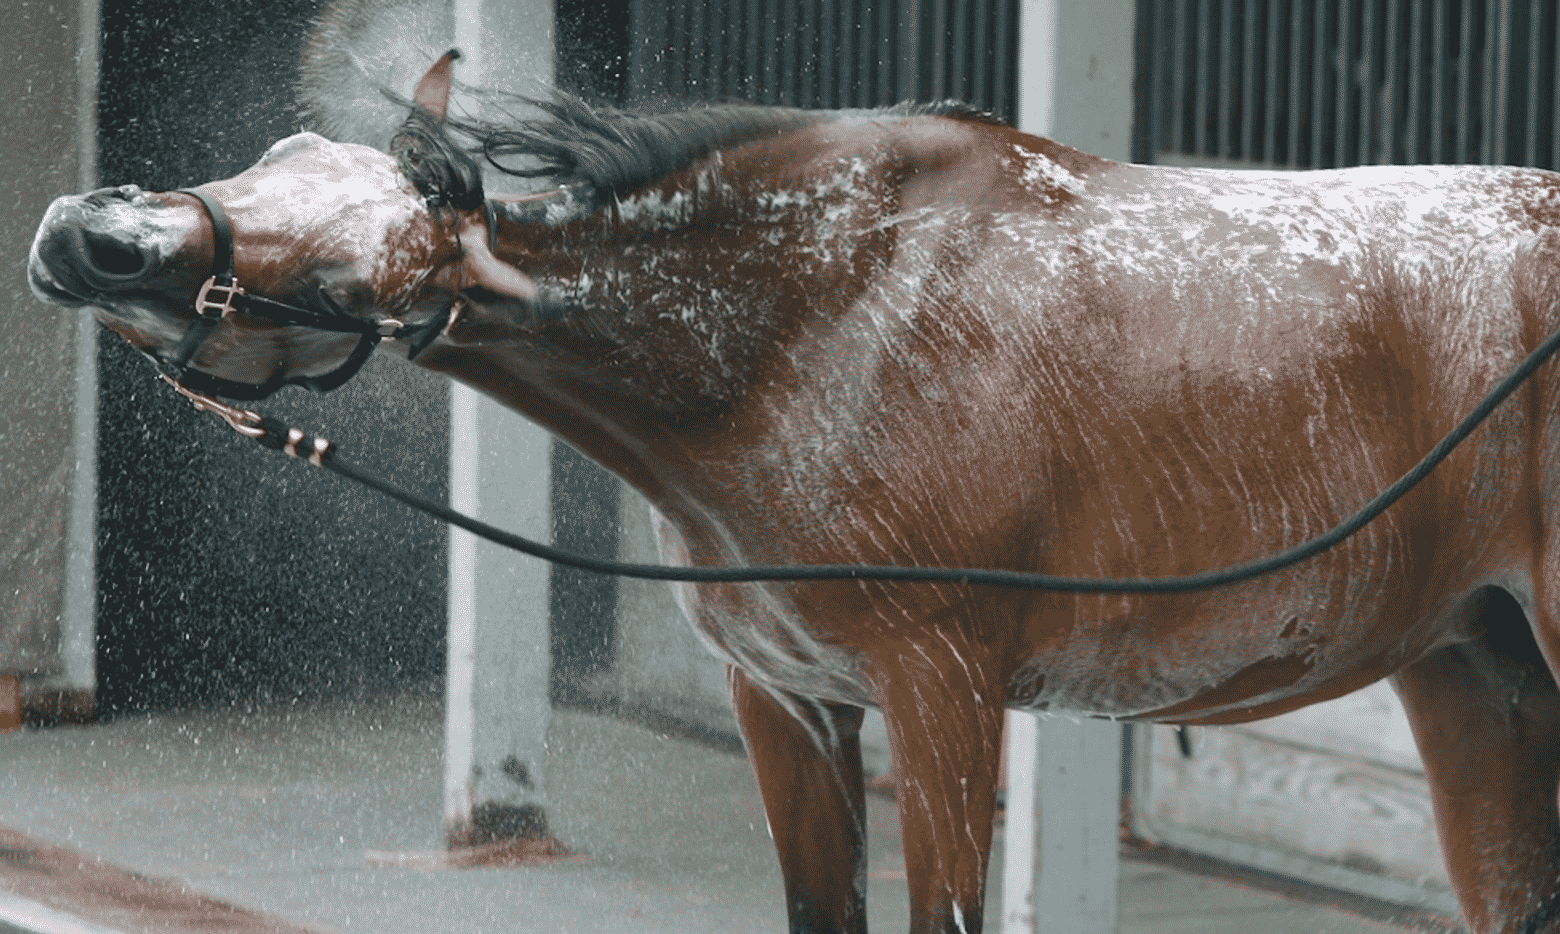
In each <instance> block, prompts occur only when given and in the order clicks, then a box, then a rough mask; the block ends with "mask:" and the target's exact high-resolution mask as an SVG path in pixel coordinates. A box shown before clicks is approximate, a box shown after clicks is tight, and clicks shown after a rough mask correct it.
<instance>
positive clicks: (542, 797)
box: [444, 0, 553, 844]
mask: <svg viewBox="0 0 1560 934" xmlns="http://www.w3.org/2000/svg"><path fill="white" fill-rule="evenodd" d="M552 36H553V18H552V4H551V3H550V2H547V0H454V38H455V45H456V47H458V48H459V49H460V50H461V51H462V53H463V54H464V58H463V59H462V60H461V61H459V62H457V63H456V66H455V75H456V77H457V78H458V79H459V80H460V81H462V82H464V83H466V84H468V85H473V86H477V87H483V88H492V89H497V90H506V91H511V92H517V93H526V94H531V95H535V94H536V93H537V92H538V90H540V89H541V88H543V87H546V86H548V85H550V84H551V81H552V73H553V38H552ZM479 106H480V105H479V102H476V101H471V100H468V99H463V98H461V97H459V96H458V95H457V97H456V99H455V101H454V102H453V103H452V107H454V108H465V109H466V110H468V111H471V110H475V109H476V108H478V107H479ZM488 185H489V187H490V188H492V189H494V190H500V189H501V188H502V187H503V186H504V180H503V179H502V178H491V177H490V178H489V180H488ZM450 405H451V412H450V502H451V505H452V506H454V508H456V509H459V510H461V511H462V512H467V513H470V514H473V515H476V516H477V517H479V518H481V519H482V520H483V521H486V522H489V523H491V524H493V525H497V526H499V527H500V528H504V529H508V530H511V531H513V532H516V533H518V534H521V535H525V536H527V537H529V538H536V539H541V540H543V541H547V540H550V539H551V537H552V532H551V529H550V524H551V517H550V515H549V511H548V502H549V492H550V487H551V470H550V463H551V453H552V438H551V436H550V435H548V434H547V432H545V431H543V430H542V429H540V428H538V427H537V426H535V425H533V424H532V423H530V422H528V421H526V420H525V419H523V418H521V417H520V416H519V415H516V414H515V413H513V412H511V411H510V410H509V409H506V408H504V407H503V406H501V405H499V404H498V403H496V402H493V401H491V400H489V399H488V398H486V397H485V396H481V395H479V394H478V393H476V392H475V391H473V390H470V389H467V388H466V387H464V386H461V385H459V384H456V385H455V386H454V388H453V390H452V392H451V397H450ZM550 575H551V570H550V567H549V565H547V564H546V563H545V562H542V561H538V560H536V559H533V558H528V557H525V556H522V555H518V554H516V553H514V552H511V551H506V550H504V549H502V548H499V547H498V546H497V545H493V544H491V543H489V542H486V541H482V540H478V539H476V538H475V537H474V536H472V535H470V534H469V533H467V532H463V531H461V530H460V529H455V528H451V529H450V585H449V586H450V590H449V661H448V672H447V685H446V689H445V690H446V722H445V735H446V740H445V743H446V748H445V786H444V788H445V793H444V821H445V829H446V833H447V835H448V837H449V839H450V842H451V843H452V844H460V843H470V842H481V841H483V840H486V839H491V838H494V837H502V836H505V835H512V834H514V833H517V832H518V833H525V832H527V831H534V830H535V829H537V824H536V820H537V819H538V818H539V817H540V816H541V815H543V814H544V812H545V807H546V794H545V789H546V780H545V770H546V764H547V762H546V736H547V723H548V719H549V717H550V716H551V706H550V704H549V702H548V668H549V662H550V659H549V650H548V580H549V578H550Z"/></svg>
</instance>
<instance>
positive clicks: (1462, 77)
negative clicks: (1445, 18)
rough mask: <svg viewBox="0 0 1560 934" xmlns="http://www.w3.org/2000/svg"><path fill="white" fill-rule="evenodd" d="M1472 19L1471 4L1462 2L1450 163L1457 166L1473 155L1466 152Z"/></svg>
mask: <svg viewBox="0 0 1560 934" xmlns="http://www.w3.org/2000/svg"><path fill="white" fill-rule="evenodd" d="M1473 19H1474V9H1473V3H1471V2H1470V0H1463V17H1462V30H1460V34H1459V37H1457V128H1455V142H1454V143H1452V145H1454V147H1455V151H1454V153H1452V157H1451V162H1457V164H1463V162H1471V161H1473V154H1471V153H1470V151H1468V148H1470V145H1471V142H1473V140H1471V137H1470V136H1468V123H1470V120H1471V117H1473V114H1470V111H1468V89H1470V84H1471V83H1473V58H1474V55H1473Z"/></svg>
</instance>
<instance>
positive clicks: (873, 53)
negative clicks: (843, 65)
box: [850, 0, 888, 107]
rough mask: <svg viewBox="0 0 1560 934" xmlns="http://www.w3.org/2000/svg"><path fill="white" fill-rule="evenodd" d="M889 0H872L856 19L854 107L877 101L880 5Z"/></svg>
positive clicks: (852, 104)
mask: <svg viewBox="0 0 1560 934" xmlns="http://www.w3.org/2000/svg"><path fill="white" fill-rule="evenodd" d="M887 2H888V0H872V2H869V3H868V4H867V5H866V6H865V7H863V8H862V11H861V16H860V17H859V18H858V19H857V20H856V83H855V89H854V90H853V91H852V92H851V93H852V94H854V95H855V96H854V97H853V98H852V99H851V102H850V105H851V106H852V107H871V106H872V105H873V104H876V103H877V24H876V16H877V15H878V7H879V6H881V5H882V4H884V3H887Z"/></svg>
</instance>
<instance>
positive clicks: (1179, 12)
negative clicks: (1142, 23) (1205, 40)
mask: <svg viewBox="0 0 1560 934" xmlns="http://www.w3.org/2000/svg"><path fill="white" fill-rule="evenodd" d="M1192 2H1195V0H1173V5H1174V9H1175V12H1174V14H1173V16H1172V17H1171V20H1170V23H1171V27H1172V30H1173V36H1174V38H1173V39H1172V40H1171V43H1170V55H1171V65H1170V106H1169V107H1168V108H1166V109H1167V110H1168V111H1169V114H1170V151H1171V152H1178V153H1179V152H1185V151H1186V120H1185V119H1184V118H1185V109H1184V108H1185V106H1186V104H1185V101H1186V71H1187V69H1186V14H1187V9H1186V7H1187V4H1189V3H1192Z"/></svg>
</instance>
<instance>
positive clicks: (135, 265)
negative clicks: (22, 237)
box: [28, 185, 158, 304]
mask: <svg viewBox="0 0 1560 934" xmlns="http://www.w3.org/2000/svg"><path fill="white" fill-rule="evenodd" d="M140 196H141V190H140V189H139V188H136V187H135V186H133V185H127V186H124V187H121V188H102V189H99V190H97V191H93V192H89V193H87V194H85V195H76V196H73V197H67V198H59V199H57V200H56V201H55V202H54V203H53V204H52V205H50V206H49V212H48V214H46V215H45V216H44V219H43V223H42V224H41V225H40V226H39V228H38V235H37V237H36V238H35V239H34V240H33V248H32V255H31V256H30V257H29V260H28V279H29V280H30V282H31V284H32V289H33V291H34V292H35V293H36V294H37V295H38V297H39V298H43V299H45V300H48V301H54V302H63V303H66V304H84V303H88V302H90V301H91V300H93V299H95V298H103V297H108V296H112V295H115V294H118V293H122V292H125V291H128V290H131V289H135V288H138V287H140V286H141V285H142V284H143V283H144V282H145V281H146V279H147V278H148V277H149V276H151V275H152V274H153V273H155V272H156V270H157V265H158V258H157V254H156V252H155V251H154V250H150V249H148V248H146V247H145V246H144V245H143V244H142V243H140V242H139V241H138V239H137V238H136V237H135V236H134V235H133V234H132V233H131V232H130V231H127V230H126V229H125V224H124V220H123V216H122V212H117V211H113V210H105V209H106V208H112V207H115V206H122V205H116V202H119V203H122V202H128V201H131V200H133V199H135V198H138V197H140Z"/></svg>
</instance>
